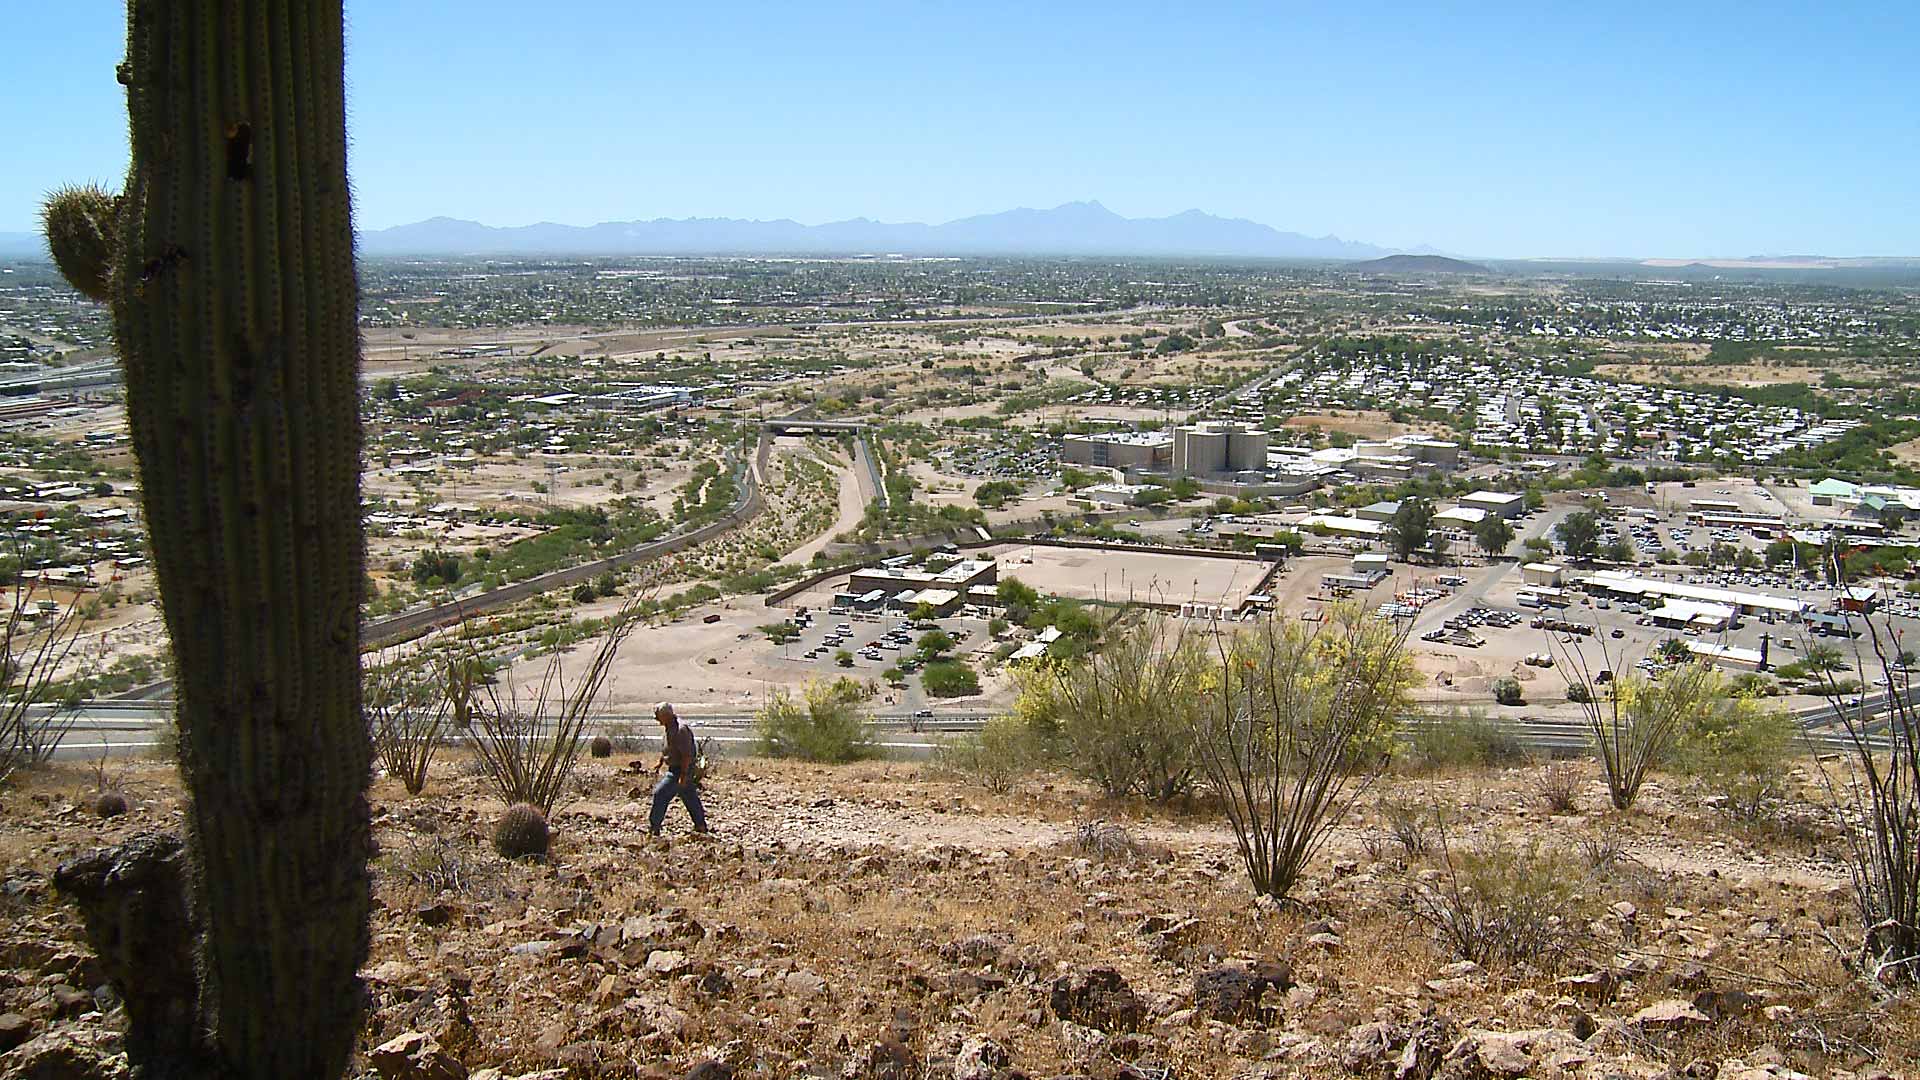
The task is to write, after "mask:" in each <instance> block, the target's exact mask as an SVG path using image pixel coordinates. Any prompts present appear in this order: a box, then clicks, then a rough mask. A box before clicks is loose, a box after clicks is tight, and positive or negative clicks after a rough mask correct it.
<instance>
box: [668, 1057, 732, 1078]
mask: <svg viewBox="0 0 1920 1080" xmlns="http://www.w3.org/2000/svg"><path fill="white" fill-rule="evenodd" d="M681 1080H733V1066H731V1065H728V1064H727V1063H725V1062H723V1061H703V1062H701V1063H700V1064H698V1065H695V1066H694V1067H693V1068H691V1069H688V1070H687V1075H686V1076H684V1077H682V1078H681Z"/></svg>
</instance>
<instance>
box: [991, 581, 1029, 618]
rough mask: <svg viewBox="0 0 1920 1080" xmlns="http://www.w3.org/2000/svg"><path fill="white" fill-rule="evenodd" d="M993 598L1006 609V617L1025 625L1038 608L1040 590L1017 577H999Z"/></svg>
mask: <svg viewBox="0 0 1920 1080" xmlns="http://www.w3.org/2000/svg"><path fill="white" fill-rule="evenodd" d="M994 598H995V599H997V600H999V601H1000V606H1001V607H1002V608H1005V609H1006V612H1007V618H1008V619H1010V620H1012V621H1013V622H1016V623H1020V624H1022V625H1025V624H1026V622H1027V620H1029V619H1031V618H1033V613H1034V612H1035V611H1037V610H1039V608H1040V592H1039V590H1037V589H1035V588H1034V587H1033V586H1031V585H1028V584H1027V583H1026V582H1024V581H1021V580H1020V579H1019V578H1013V577H1009V578H1001V579H1000V583H999V584H998V585H996V586H994Z"/></svg>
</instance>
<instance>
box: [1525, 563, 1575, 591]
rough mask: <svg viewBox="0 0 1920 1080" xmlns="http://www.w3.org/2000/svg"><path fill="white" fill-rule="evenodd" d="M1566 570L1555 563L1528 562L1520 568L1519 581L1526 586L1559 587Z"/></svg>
mask: <svg viewBox="0 0 1920 1080" xmlns="http://www.w3.org/2000/svg"><path fill="white" fill-rule="evenodd" d="M1566 572H1567V568H1566V567H1564V566H1561V565H1559V564H1557V563H1538V562H1530V563H1528V564H1526V565H1525V566H1522V567H1521V568H1520V580H1521V581H1523V582H1525V583H1526V584H1528V585H1556V586H1557V585H1559V584H1560V583H1561V581H1562V580H1563V579H1564V578H1565V576H1566Z"/></svg>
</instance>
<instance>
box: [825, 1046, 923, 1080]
mask: <svg viewBox="0 0 1920 1080" xmlns="http://www.w3.org/2000/svg"><path fill="white" fill-rule="evenodd" d="M913 1066H914V1060H913V1052H912V1051H911V1050H908V1049H907V1048H906V1047H905V1046H904V1045H902V1044H901V1043H900V1042H899V1041H897V1040H895V1039H881V1040H880V1041H879V1042H876V1043H872V1044H869V1045H868V1047H867V1048H866V1050H865V1051H864V1052H862V1053H860V1054H856V1055H854V1056H852V1057H850V1058H848V1059H847V1064H846V1067H845V1068H843V1069H841V1070H840V1076H841V1077H842V1080H907V1077H909V1076H911V1075H912V1074H913Z"/></svg>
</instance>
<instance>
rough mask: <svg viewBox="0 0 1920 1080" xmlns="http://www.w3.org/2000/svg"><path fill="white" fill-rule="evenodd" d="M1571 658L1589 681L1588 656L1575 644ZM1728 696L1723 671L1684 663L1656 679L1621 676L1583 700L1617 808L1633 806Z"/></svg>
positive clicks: (1627, 808)
mask: <svg viewBox="0 0 1920 1080" xmlns="http://www.w3.org/2000/svg"><path fill="white" fill-rule="evenodd" d="M1568 663H1569V664H1571V665H1574V666H1576V667H1578V668H1579V669H1580V672H1581V676H1582V677H1581V680H1580V681H1582V682H1585V683H1589V684H1591V682H1592V679H1591V678H1589V677H1587V672H1586V661H1585V657H1583V656H1581V655H1580V653H1579V651H1578V649H1577V648H1576V649H1574V650H1572V651H1571V652H1570V654H1569V660H1568ZM1727 700H1729V699H1728V695H1727V692H1726V680H1725V678H1723V677H1722V676H1721V675H1720V673H1719V672H1717V671H1715V670H1713V669H1712V668H1709V667H1705V666H1703V665H1700V664H1682V665H1680V666H1679V667H1676V668H1674V669H1672V670H1671V671H1668V672H1666V673H1665V674H1664V675H1661V676H1660V677H1659V678H1657V679H1646V678H1641V677H1639V676H1635V675H1629V676H1622V677H1621V678H1619V679H1618V680H1616V681H1615V682H1614V684H1613V692H1612V693H1610V694H1608V695H1607V696H1606V698H1605V700H1603V701H1590V702H1588V703H1586V704H1583V705H1581V711H1582V713H1583V715H1584V718H1585V721H1586V728H1587V735H1588V738H1589V740H1590V741H1591V742H1592V745H1593V748H1594V753H1595V755H1596V756H1597V757H1599V759H1600V767H1601V769H1602V770H1603V771H1604V772H1605V774H1606V780H1607V796H1608V798H1609V799H1611V800H1612V802H1613V806H1614V808H1615V809H1617V810H1629V809H1632V807H1633V801H1634V800H1635V799H1636V798H1638V797H1639V795H1640V785H1641V784H1643V783H1645V782H1646V778H1647V773H1648V772H1650V771H1652V770H1653V768H1654V767H1655V766H1657V765H1661V764H1663V763H1665V762H1666V761H1667V760H1668V758H1669V756H1670V755H1671V754H1672V752H1673V750H1674V746H1675V744H1676V743H1677V742H1678V741H1679V739H1680V737H1681V736H1682V734H1684V733H1685V732H1686V731H1687V730H1688V729H1689V727H1690V726H1691V725H1693V724H1694V723H1695V721H1696V719H1697V718H1699V717H1700V716H1703V715H1705V714H1706V713H1707V712H1709V711H1710V710H1713V709H1716V708H1720V707H1722V705H1723V703H1724V702H1726V701H1727Z"/></svg>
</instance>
